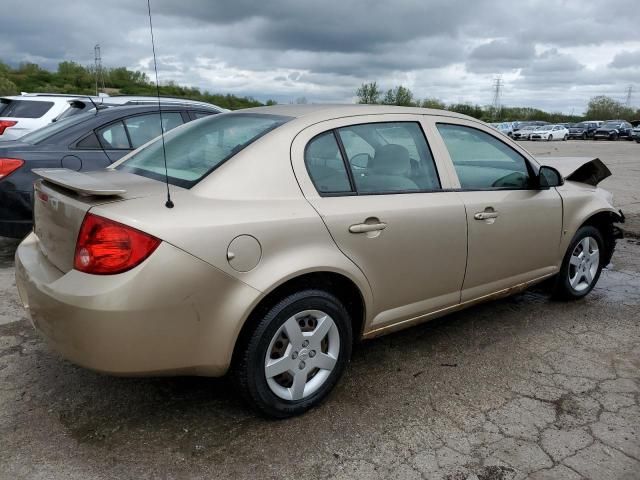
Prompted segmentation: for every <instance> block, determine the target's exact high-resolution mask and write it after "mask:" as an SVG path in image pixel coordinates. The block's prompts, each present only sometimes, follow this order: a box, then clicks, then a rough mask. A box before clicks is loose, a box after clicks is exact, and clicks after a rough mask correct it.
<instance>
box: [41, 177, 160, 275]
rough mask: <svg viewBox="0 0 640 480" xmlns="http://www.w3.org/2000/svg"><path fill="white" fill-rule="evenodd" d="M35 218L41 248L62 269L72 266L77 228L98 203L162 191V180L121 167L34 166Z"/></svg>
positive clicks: (124, 199)
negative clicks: (83, 169) (84, 169)
mask: <svg viewBox="0 0 640 480" xmlns="http://www.w3.org/2000/svg"><path fill="white" fill-rule="evenodd" d="M33 171H34V173H36V174H37V175H40V176H41V177H42V178H41V179H40V180H38V181H36V183H35V185H34V190H35V191H34V200H33V202H34V205H33V222H34V231H35V233H36V235H37V236H38V239H39V240H40V242H39V244H40V250H41V251H42V253H43V255H44V256H45V257H47V259H48V260H49V261H50V262H51V263H52V264H53V265H55V266H56V267H57V268H58V269H59V270H61V271H62V272H68V271H69V270H71V269H72V268H73V257H74V254H75V248H76V240H77V238H78V232H79V231H80V226H81V225H82V221H83V220H84V217H85V215H86V213H87V212H88V211H89V210H90V209H91V208H92V207H95V206H96V205H103V204H105V203H112V202H122V201H126V200H129V199H133V198H140V197H146V196H151V195H162V194H163V193H164V192H165V190H164V189H165V188H166V187H165V186H164V184H162V183H161V182H158V181H156V180H151V179H148V178H145V177H141V176H139V175H134V174H132V173H128V172H122V171H119V170H111V169H107V170H101V171H97V172H76V171H73V170H67V169H63V168H60V169H34V170H33Z"/></svg>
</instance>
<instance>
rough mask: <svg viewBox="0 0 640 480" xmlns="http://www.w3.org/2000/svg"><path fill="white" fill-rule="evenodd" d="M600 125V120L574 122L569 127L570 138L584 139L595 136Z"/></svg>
mask: <svg viewBox="0 0 640 480" xmlns="http://www.w3.org/2000/svg"><path fill="white" fill-rule="evenodd" d="M599 126H600V124H599V123H598V122H580V123H574V124H572V125H571V126H570V127H569V138H581V139H582V140H587V139H588V138H593V134H594V133H595V132H596V130H597V129H598V127H599Z"/></svg>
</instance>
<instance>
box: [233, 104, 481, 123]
mask: <svg viewBox="0 0 640 480" xmlns="http://www.w3.org/2000/svg"><path fill="white" fill-rule="evenodd" d="M237 112H238V113H261V114H270V115H283V116H287V117H293V118H300V119H302V118H306V119H308V120H311V119H313V120H322V119H323V118H324V119H331V118H340V117H350V116H355V115H383V114H414V115H439V116H445V117H452V118H460V119H465V120H473V121H478V120H477V119H475V118H473V117H469V116H468V115H463V114H461V113H455V112H450V111H448V110H436V109H433V108H418V107H399V106H396V105H362V104H328V103H318V104H304V105H270V106H267V107H254V108H246V109H242V110H239V111H237Z"/></svg>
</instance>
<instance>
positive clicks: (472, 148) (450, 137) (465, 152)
mask: <svg viewBox="0 0 640 480" xmlns="http://www.w3.org/2000/svg"><path fill="white" fill-rule="evenodd" d="M437 127H438V131H439V132H440V135H441V136H442V139H443V140H444V143H445V145H446V146H447V150H448V151H449V156H450V157H451V161H452V162H453V165H454V167H455V169H456V173H457V174H458V179H459V180H460V185H461V187H462V188H466V189H473V190H477V189H493V188H503V189H524V188H528V187H529V183H530V182H529V171H528V169H527V162H526V160H525V159H524V157H523V156H522V155H520V154H519V153H518V152H516V151H515V150H513V149H511V148H510V147H509V146H507V145H506V144H504V143H503V142H501V141H500V140H498V139H497V138H495V137H494V136H493V135H489V134H488V133H485V132H483V131H482V130H478V129H476V128H471V127H466V126H463V125H452V124H444V123H438V124H437Z"/></svg>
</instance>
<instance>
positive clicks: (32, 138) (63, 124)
mask: <svg viewBox="0 0 640 480" xmlns="http://www.w3.org/2000/svg"><path fill="white" fill-rule="evenodd" d="M94 115H95V113H89V112H87V113H82V114H80V115H74V116H73V117H68V118H65V119H64V120H58V121H57V122H53V123H50V124H49V125H46V126H44V127H42V128H39V129H38V130H36V131H35V132H31V133H28V134H26V135H25V136H24V137H22V138H21V139H20V141H21V142H25V143H31V144H33V145H37V144H39V143H42V142H44V141H45V140H46V139H48V138H50V137H52V136H53V135H55V134H56V133H58V132H61V131H62V130H64V129H66V128H69V127H71V126H73V125H77V124H79V123H82V122H84V121H86V120H87V119H89V118H91V117H93V116H94Z"/></svg>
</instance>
